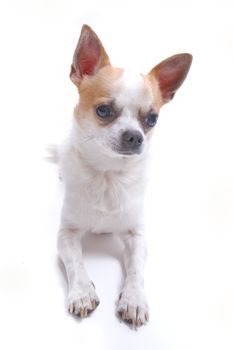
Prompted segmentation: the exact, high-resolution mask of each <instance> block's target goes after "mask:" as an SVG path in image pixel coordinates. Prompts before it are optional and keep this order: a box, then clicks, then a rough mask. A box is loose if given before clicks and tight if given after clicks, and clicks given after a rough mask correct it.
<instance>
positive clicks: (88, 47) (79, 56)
mask: <svg viewBox="0 0 233 350" xmlns="http://www.w3.org/2000/svg"><path fill="white" fill-rule="evenodd" d="M108 64H110V62H109V58H108V55H107V54H106V52H105V49H104V47H103V45H102V43H101V41H100V39H99V38H98V36H97V35H96V34H95V32H94V31H93V30H92V29H91V28H90V27H89V26H88V25H86V24H85V25H83V27H82V31H81V34H80V38H79V41H78V44H77V47H76V49H75V52H74V57H73V63H72V65H71V72H70V79H71V80H72V82H73V83H74V84H75V85H76V86H79V84H80V83H81V81H82V79H83V77H84V76H85V75H94V74H95V73H96V72H97V71H98V70H99V69H100V68H102V67H103V66H105V65H108Z"/></svg>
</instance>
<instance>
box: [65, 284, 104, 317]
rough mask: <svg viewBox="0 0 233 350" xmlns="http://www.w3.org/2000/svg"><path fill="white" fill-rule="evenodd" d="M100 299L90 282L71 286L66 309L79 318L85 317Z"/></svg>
mask: <svg viewBox="0 0 233 350" xmlns="http://www.w3.org/2000/svg"><path fill="white" fill-rule="evenodd" d="M99 303H100V301H99V298H98V296H97V294H96V292H95V287H94V285H93V284H92V283H91V282H90V283H87V284H83V285H76V286H75V287H73V288H72V289H71V290H70V292H69V296H68V311H69V312H70V313H71V314H74V315H77V316H79V317H81V318H84V317H87V316H88V315H89V314H90V313H91V312H92V311H94V310H95V309H96V308H97V306H98V305H99Z"/></svg>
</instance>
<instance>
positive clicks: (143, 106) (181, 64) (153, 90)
mask: <svg viewBox="0 0 233 350" xmlns="http://www.w3.org/2000/svg"><path fill="white" fill-rule="evenodd" d="M191 61H192V56H191V55H189V54H179V55H175V56H172V57H170V58H168V59H167V60H165V61H163V62H161V63H160V64H158V65H157V66H155V67H154V68H153V69H152V70H151V71H150V73H149V74H147V75H142V74H137V73H134V72H131V71H128V70H123V69H120V68H114V67H112V65H111V64H110V61H109V58H108V56H107V54H106V52H105V50H104V47H103V45H102V43H101V42H100V40H99V38H98V37H97V35H96V34H95V33H94V32H93V31H92V29H91V28H90V27H88V26H86V25H84V26H83V28H82V32H81V35H80V39H79V42H78V45H77V48H76V50H75V53H74V59H73V64H72V66H71V73H70V77H71V80H72V81H73V83H74V84H75V85H76V86H77V87H78V90H79V96H80V99H79V104H78V105H77V107H76V110H75V117H76V120H77V122H78V124H79V129H80V133H81V135H82V142H83V146H84V147H85V148H86V150H87V151H88V152H95V153H97V154H98V153H101V154H105V155H109V156H111V157H132V156H133V155H134V156H135V155H137V156H138V155H141V154H143V151H144V150H145V149H146V146H147V142H148V140H149V139H150V137H151V135H152V133H153V129H154V126H155V125H156V122H157V119H158V115H159V110H160V108H161V106H162V105H163V104H164V103H166V102H168V101H169V100H171V99H172V98H173V96H174V94H175V92H176V90H177V89H178V88H179V87H180V85H181V84H182V83H183V81H184V79H185V77H186V75H187V73H188V70H189V68H190V65H191Z"/></svg>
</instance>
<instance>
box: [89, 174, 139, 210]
mask: <svg viewBox="0 0 233 350" xmlns="http://www.w3.org/2000/svg"><path fill="white" fill-rule="evenodd" d="M139 187H140V182H139V181H137V180H136V179H135V176H132V174H126V173H124V172H123V171H118V172H111V171H109V172H104V173H93V174H92V176H89V178H88V179H87V181H86V183H85V186H83V191H84V194H85V196H86V197H87V202H88V203H89V205H91V207H92V209H94V210H95V211H97V212H99V213H106V214H107V213H113V212H119V211H122V210H123V209H124V207H125V206H126V204H127V203H129V202H130V200H132V198H133V197H134V196H135V195H136V191H137V190H138V189H139Z"/></svg>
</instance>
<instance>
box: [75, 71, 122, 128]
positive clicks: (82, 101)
mask: <svg viewBox="0 0 233 350" xmlns="http://www.w3.org/2000/svg"><path fill="white" fill-rule="evenodd" d="M122 73H123V69H121V68H113V67H112V66H110V65H109V66H106V67H104V68H102V69H100V70H99V71H98V72H97V73H96V74H95V75H93V76H85V77H84V79H83V80H82V82H81V84H80V86H79V87H78V91H79V104H78V105H77V107H76V109H75V117H76V119H77V120H78V122H79V124H80V126H82V119H83V118H85V115H86V114H87V112H88V113H90V111H93V113H92V116H93V120H94V122H95V123H97V124H98V125H100V126H105V125H106V122H104V121H102V120H100V119H98V118H97V117H96V115H95V106H97V105H99V104H111V102H112V99H111V90H112V85H113V83H114V82H115V81H116V80H117V79H119V77H120V76H121V75H122Z"/></svg>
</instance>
